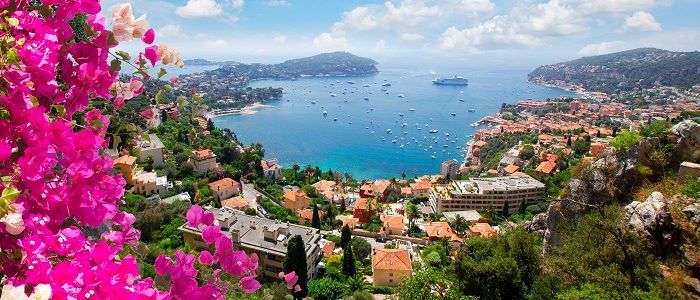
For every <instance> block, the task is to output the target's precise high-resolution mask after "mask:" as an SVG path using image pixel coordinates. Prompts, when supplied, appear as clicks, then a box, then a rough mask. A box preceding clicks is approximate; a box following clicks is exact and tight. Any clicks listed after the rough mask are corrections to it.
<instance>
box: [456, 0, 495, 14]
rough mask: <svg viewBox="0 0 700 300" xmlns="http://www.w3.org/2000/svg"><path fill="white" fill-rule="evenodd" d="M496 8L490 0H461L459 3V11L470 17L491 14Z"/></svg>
mask: <svg viewBox="0 0 700 300" xmlns="http://www.w3.org/2000/svg"><path fill="white" fill-rule="evenodd" d="M495 9H496V5H494V4H493V2H491V1H490V0H461V1H460V2H459V4H458V10H459V12H460V13H462V14H464V15H467V16H470V17H475V16H478V15H481V14H489V13H492V12H493V11H494V10H495Z"/></svg>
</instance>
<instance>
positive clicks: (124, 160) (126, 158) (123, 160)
mask: <svg viewBox="0 0 700 300" xmlns="http://www.w3.org/2000/svg"><path fill="white" fill-rule="evenodd" d="M134 163H136V157H133V156H131V155H122V156H120V157H117V159H115V160H114V164H115V165H116V164H124V165H127V166H133V165H134Z"/></svg>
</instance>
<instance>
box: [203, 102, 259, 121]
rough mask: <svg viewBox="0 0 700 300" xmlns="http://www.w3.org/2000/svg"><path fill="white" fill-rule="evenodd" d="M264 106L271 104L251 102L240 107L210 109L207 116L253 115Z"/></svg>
mask: <svg viewBox="0 0 700 300" xmlns="http://www.w3.org/2000/svg"><path fill="white" fill-rule="evenodd" d="M264 107H273V106H272V105H267V104H262V103H260V102H256V103H253V104H251V105H248V106H245V107H243V108H241V109H227V110H222V111H212V112H209V113H208V115H209V118H216V117H221V116H228V115H254V114H256V113H257V112H258V109H260V108H264Z"/></svg>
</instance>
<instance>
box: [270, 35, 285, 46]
mask: <svg viewBox="0 0 700 300" xmlns="http://www.w3.org/2000/svg"><path fill="white" fill-rule="evenodd" d="M272 41H274V42H275V43H278V44H284V43H285V42H286V41H287V36H285V35H281V34H278V35H275V36H273V37H272Z"/></svg>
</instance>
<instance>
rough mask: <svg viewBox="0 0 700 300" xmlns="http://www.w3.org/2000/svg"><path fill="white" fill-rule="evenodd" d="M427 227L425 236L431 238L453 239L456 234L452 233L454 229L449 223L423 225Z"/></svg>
mask: <svg viewBox="0 0 700 300" xmlns="http://www.w3.org/2000/svg"><path fill="white" fill-rule="evenodd" d="M423 227H425V234H426V235H427V236H428V237H429V238H444V237H447V238H451V237H452V236H453V235H455V233H454V232H453V231H452V227H450V224H447V222H430V223H428V224H425V225H423Z"/></svg>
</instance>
